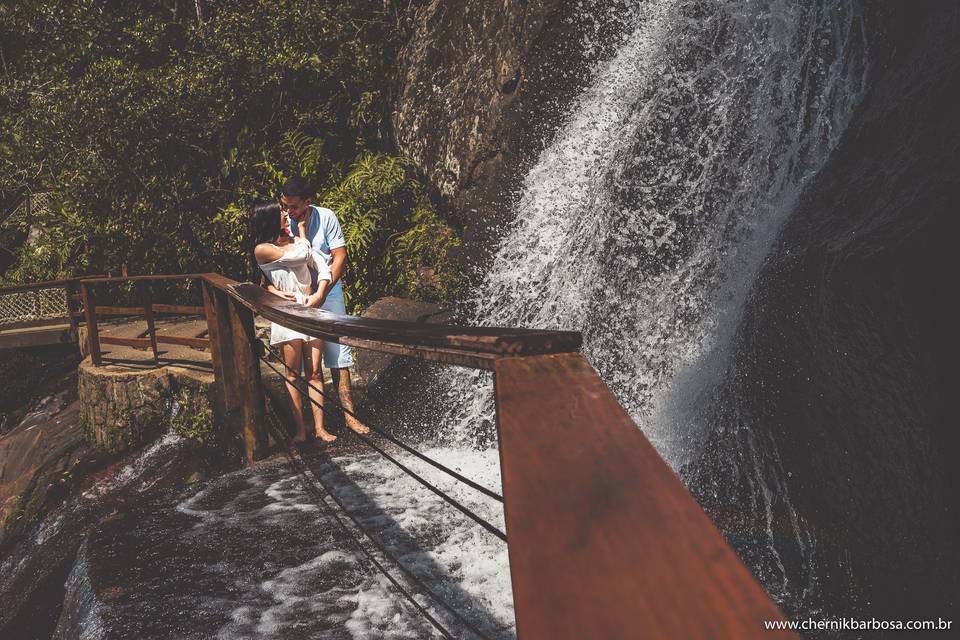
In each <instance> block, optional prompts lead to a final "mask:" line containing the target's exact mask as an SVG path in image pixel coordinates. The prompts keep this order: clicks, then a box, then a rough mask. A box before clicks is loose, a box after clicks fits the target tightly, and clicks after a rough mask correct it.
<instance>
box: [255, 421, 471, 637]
mask: <svg viewBox="0 0 960 640" xmlns="http://www.w3.org/2000/svg"><path fill="white" fill-rule="evenodd" d="M268 415H269V417H270V418H271V419H272V420H269V421H268V422H269V423H270V424H269V426H270V427H271V429H270V430H271V431H272V432H273V433H274V436H275V437H277V439H278V440H280V441H282V442H284V444H286V447H285V448H284V455H285V456H286V457H287V460H289V462H290V465H291V466H292V467H293V468H294V469H296V471H297V474H298V475H299V476H300V478H301V480H302V481H303V484H304V489H306V491H307V493H308V494H310V495H311V496H312V497H313V498H314V500H315V501H317V502H319V503H320V504H321V505H322V508H323V509H324V511H326V512H327V513H328V514H329V515H331V516H332V517H333V518H334V519H335V520H336V521H337V524H339V525H340V527H341V528H342V529H343V531H344V533H346V534H347V536H348V537H349V538H350V540H351V541H353V544H354V546H356V548H357V549H359V550H360V552H361V553H363V555H364V556H366V557H367V559H368V560H370V562H371V564H373V566H374V567H376V568H377V570H378V571H380V573H382V574H383V575H384V576H385V577H386V578H387V580H389V581H390V583H391V584H392V585H393V586H394V587H396V589H397V590H398V591H399V592H400V593H401V594H402V595H403V597H404V598H405V599H407V600H408V601H409V602H410V603H411V604H413V606H414V607H415V608H416V609H417V611H418V612H419V613H420V614H421V615H423V616H424V618H426V619H427V621H428V622H430V624H431V625H432V626H433V627H434V628H435V629H437V631H439V632H440V635H442V636H443V637H444V638H448V639H451V640H452V638H453V637H454V636H453V634H452V633H451V632H450V630H449V629H447V628H446V627H444V626H443V624H441V623H440V621H438V620H437V619H436V618H435V617H434V616H433V615H431V614H430V612H429V611H427V610H426V608H425V607H424V606H423V605H421V604H420V603H419V602H417V600H416V598H414V596H413V594H411V593H410V592H409V591H408V590H407V589H405V588H404V587H403V585H401V584H400V582H399V581H398V580H397V579H396V578H395V577H394V576H393V575H391V574H390V572H389V571H387V569H386V567H384V566H383V564H382V563H381V562H380V561H379V560H377V558H376V557H375V556H374V555H373V554H372V553H370V551H369V550H368V549H367V548H366V547H365V546H364V545H363V544H362V543H361V542H360V539H359V538H357V537H356V536H355V535H354V534H353V532H352V531H350V528H349V527H348V526H347V525H346V523H345V522H344V521H343V519H342V518H341V517H340V516H339V515H338V514H337V513H336V511H334V509H333V508H332V507H331V506H330V505H329V504H327V501H326V500H325V499H324V494H323V493H321V492H320V489H319V488H318V487H323V489H324V490H325V491H326V495H328V496H330V498H331V499H332V500H333V501H334V502H335V503H336V504H337V506H339V507H340V510H341V511H342V512H343V514H344V515H346V516H347V518H349V519H350V521H351V522H352V523H353V525H354V526H355V527H356V528H357V529H358V530H359V531H360V532H361V533H362V534H363V535H364V537H365V538H366V539H367V540H369V541H370V543H371V544H373V546H374V547H376V549H377V550H378V551H379V552H380V553H382V554H383V555H384V557H386V558H389V559H390V560H391V561H392V562H393V563H394V564H395V565H396V566H397V568H398V569H400V571H401V572H402V573H403V574H404V575H405V576H406V577H407V578H408V579H409V580H410V581H411V582H413V583H414V584H415V585H417V587H418V588H420V589H421V590H422V591H423V592H424V593H426V594H428V595H429V596H430V598H431V599H433V601H434V602H436V603H437V604H439V605H440V606H441V607H443V609H445V610H446V611H447V612H448V613H449V614H450V615H452V616H453V617H454V618H456V619H457V620H458V621H459V622H460V623H461V624H463V626H465V627H466V628H467V629H469V630H470V631H471V632H473V633H474V634H475V635H476V636H477V637H479V638H481V639H482V640H490V637H489V636H487V635H486V634H485V633H483V632H482V631H480V629H478V628H477V626H476V625H474V624H473V623H472V622H470V621H469V620H467V619H466V618H465V617H464V616H463V614H461V613H460V612H459V611H457V610H456V609H455V608H454V607H453V605H451V604H450V603H449V602H447V601H446V600H444V599H443V598H442V597H440V596H439V595H438V594H437V593H436V592H435V591H434V590H433V589H431V588H430V587H428V586H427V585H426V584H425V583H424V582H423V581H422V580H421V579H420V578H419V577H418V576H417V575H416V574H415V573H413V571H411V570H410V569H408V568H407V567H406V566H405V565H404V564H403V563H402V562H400V561H399V560H398V559H396V558H394V557H393V556H392V555H390V552H389V551H388V550H387V549H386V547H385V546H384V545H383V544H381V543H380V542H379V541H378V540H377V539H376V538H374V537H373V536H372V535H370V533H369V532H367V530H366V529H365V528H364V527H363V526H362V525H361V524H360V522H359V520H357V518H355V517H354V515H353V514H352V513H350V511H349V510H348V509H347V507H346V505H345V504H344V503H343V501H342V500H340V499H339V498H338V497H337V496H336V495H335V494H334V493H333V491H331V490H330V489H327V487H326V486H325V485H324V484H323V483H322V482H321V481H320V480H319V478H317V476H316V474H315V473H314V472H313V470H312V469H310V467H309V465H308V464H307V463H306V462H305V461H304V459H303V456H302V454H300V453H299V452H298V453H297V455H299V456H300V459H299V460H298V459H297V458H296V457H295V456H294V454H293V452H294V451H297V449H296V447H295V446H294V445H293V443H292V442H291V441H290V437H289V436H288V435H287V434H286V432H284V430H283V428H282V427H281V426H280V425H279V424H278V421H277V419H276V417H275V416H274V415H273V413H272V412H268ZM308 472H309V475H312V476H313V480H312V481H311V480H310V477H309V476H308Z"/></svg>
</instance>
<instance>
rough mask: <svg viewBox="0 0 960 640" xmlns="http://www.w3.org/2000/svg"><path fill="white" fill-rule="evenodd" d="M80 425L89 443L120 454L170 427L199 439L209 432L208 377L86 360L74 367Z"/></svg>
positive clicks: (210, 394)
mask: <svg viewBox="0 0 960 640" xmlns="http://www.w3.org/2000/svg"><path fill="white" fill-rule="evenodd" d="M78 389H79V398H80V421H81V424H83V427H84V433H85V434H86V437H87V440H88V441H89V442H90V444H91V445H93V446H94V447H96V448H97V449H98V450H100V451H102V452H105V453H122V452H125V451H128V450H130V449H133V448H135V447H137V446H138V445H140V444H143V443H145V442H147V441H149V440H151V439H152V438H154V437H156V436H157V435H158V434H160V433H162V432H164V431H166V430H167V429H168V428H169V427H170V426H171V425H172V426H173V428H174V430H175V431H177V432H178V433H180V435H184V436H187V437H192V438H194V439H195V440H199V441H203V440H204V439H205V438H206V437H207V436H209V435H210V434H211V433H212V430H213V401H212V398H213V393H214V391H213V376H212V375H211V374H202V373H198V372H193V371H188V370H185V369H180V368H177V367H161V368H159V369H145V370H130V369H124V370H122V371H120V370H113V369H111V368H110V367H109V366H105V367H96V366H94V365H93V364H91V362H90V360H89V359H86V360H84V361H83V362H82V363H81V364H80V367H79V369H78Z"/></svg>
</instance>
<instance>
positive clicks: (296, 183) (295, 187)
mask: <svg viewBox="0 0 960 640" xmlns="http://www.w3.org/2000/svg"><path fill="white" fill-rule="evenodd" d="M280 193H282V194H283V195H285V196H287V197H288V198H311V197H313V189H311V188H310V185H309V184H307V181H306V180H304V179H303V178H301V177H300V176H293V177H292V178H288V179H287V181H286V182H284V183H283V186H282V187H280Z"/></svg>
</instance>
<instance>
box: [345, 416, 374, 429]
mask: <svg viewBox="0 0 960 640" xmlns="http://www.w3.org/2000/svg"><path fill="white" fill-rule="evenodd" d="M344 417H345V419H346V421H347V426H348V427H350V428H351V429H353V430H354V431H356V432H357V433H370V427H368V426H367V425H365V424H363V423H362V422H360V421H359V420H357V419H356V418H354V417H353V416H344Z"/></svg>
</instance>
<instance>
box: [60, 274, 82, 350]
mask: <svg viewBox="0 0 960 640" xmlns="http://www.w3.org/2000/svg"><path fill="white" fill-rule="evenodd" d="M63 292H64V294H65V295H66V296H67V317H68V318H69V320H70V333H72V334H73V339H74V340H76V339H77V335H78V333H77V327H78V326H79V322H77V316H76V315H75V314H76V312H77V304H76V303H75V302H74V300H73V295H74V294H75V293H76V292H77V284H76V283H75V282H68V283H67V284H65V285H64V287H63Z"/></svg>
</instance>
